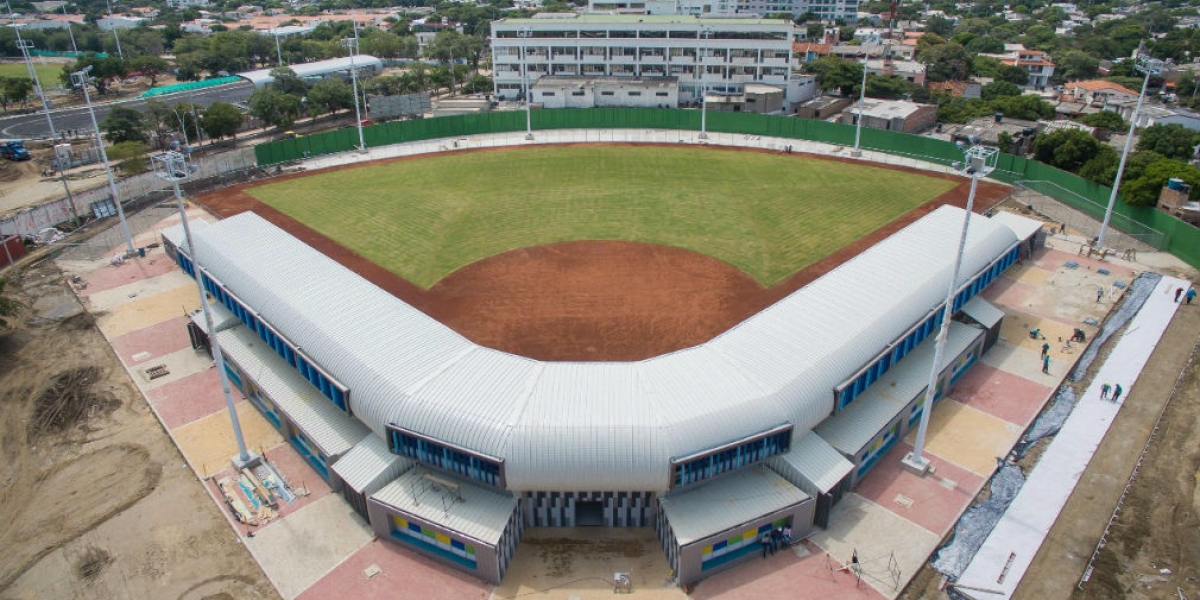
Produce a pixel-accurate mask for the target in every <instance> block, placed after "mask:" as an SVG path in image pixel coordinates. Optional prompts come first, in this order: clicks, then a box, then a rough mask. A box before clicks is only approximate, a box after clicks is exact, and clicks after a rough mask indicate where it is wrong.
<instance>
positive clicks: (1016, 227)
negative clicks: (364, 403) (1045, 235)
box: [992, 210, 1042, 240]
mask: <svg viewBox="0 0 1200 600" xmlns="http://www.w3.org/2000/svg"><path fill="white" fill-rule="evenodd" d="M992 220H993V221H995V222H997V223H1002V224H1003V225H1004V226H1005V227H1008V228H1009V229H1011V230H1013V233H1014V234H1016V236H1017V239H1019V240H1027V239H1029V238H1030V237H1032V236H1033V234H1035V233H1037V230H1039V229H1041V228H1042V222H1041V221H1036V220H1034V219H1030V218H1029V217H1022V216H1021V215H1018V214H1016V213H1012V212H1009V211H1007V210H997V211H996V212H994V213H992Z"/></svg>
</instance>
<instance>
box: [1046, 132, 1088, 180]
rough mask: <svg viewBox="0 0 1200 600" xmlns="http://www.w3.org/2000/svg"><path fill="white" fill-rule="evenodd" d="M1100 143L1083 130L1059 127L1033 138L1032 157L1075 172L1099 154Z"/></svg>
mask: <svg viewBox="0 0 1200 600" xmlns="http://www.w3.org/2000/svg"><path fill="white" fill-rule="evenodd" d="M1101 147H1102V144H1101V143H1100V141H1099V140H1097V139H1096V138H1094V137H1092V136H1091V135H1090V134H1088V133H1087V132H1085V131H1080V130H1078V129H1060V130H1058V131H1055V132H1053V133H1043V134H1039V135H1038V136H1037V137H1036V138H1034V140H1033V157H1034V158H1035V159H1036V160H1037V161H1038V162H1043V163H1046V164H1048V165H1050V166H1052V167H1058V168H1060V169H1063V170H1066V171H1071V172H1075V171H1077V170H1079V168H1080V167H1082V166H1083V164H1084V163H1086V162H1088V161H1089V160H1092V159H1093V158H1095V157H1096V155H1098V154H1100V148H1101Z"/></svg>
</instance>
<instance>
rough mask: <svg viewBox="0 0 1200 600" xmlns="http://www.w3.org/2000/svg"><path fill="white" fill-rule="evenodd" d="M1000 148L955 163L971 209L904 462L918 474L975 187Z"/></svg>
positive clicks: (973, 150) (971, 151) (923, 467)
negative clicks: (918, 418) (965, 184)
mask: <svg viewBox="0 0 1200 600" xmlns="http://www.w3.org/2000/svg"><path fill="white" fill-rule="evenodd" d="M999 154H1000V150H999V149H997V148H992V147H990V146H971V147H970V148H968V149H967V151H966V156H965V158H966V161H965V162H961V163H958V162H956V163H954V166H955V167H956V168H958V169H960V170H961V171H962V173H963V174H964V175H966V176H968V177H970V178H971V193H970V195H968V196H967V210H966V213H965V214H963V224H962V232H961V233H960V234H959V236H958V252H957V253H956V254H955V255H954V269H953V270H952V271H951V274H950V283H949V284H948V285H947V286H946V304H945V306H943V307H942V323H941V327H940V328H939V329H938V334H937V339H936V340H935V341H934V351H933V365H932V366H930V367H929V385H928V386H927V387H926V388H925V398H924V400H923V401H922V405H921V424H920V425H919V426H918V427H917V439H916V441H915V443H914V444H913V451H912V452H911V453H909V454H908V455H906V456H905V457H904V458H903V459H902V460H901V461H900V463H901V464H902V465H903V466H904V468H905V469H907V470H908V471H912V472H913V473H916V474H918V475H922V476H923V475H925V473H927V472H929V459H928V458H926V457H925V456H924V452H925V434H926V432H927V431H928V430H929V415H931V414H932V413H933V402H934V400H935V399H936V398H937V392H938V389H937V388H938V385H937V384H938V376H939V375H941V372H942V356H943V354H945V352H946V334H947V332H949V331H950V317H952V316H954V297H955V296H956V295H957V294H956V292H958V274H959V271H961V270H962V260H963V251H964V250H965V249H966V246H967V230H968V228H969V227H970V225H971V210H972V209H973V208H974V207H975V190H976V188H978V187H979V180H980V179H982V178H984V177H987V176H988V175H989V174H990V173H991V172H992V171H995V170H996V159H997V158H998V157H999Z"/></svg>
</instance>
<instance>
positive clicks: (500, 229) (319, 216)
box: [247, 146, 955, 289]
mask: <svg viewBox="0 0 1200 600" xmlns="http://www.w3.org/2000/svg"><path fill="white" fill-rule="evenodd" d="M954 185H955V183H954V182H951V181H947V180H944V179H935V178H931V177H925V176H922V175H918V174H912V173H904V172H898V171H892V170H888V169H880V168H874V167H867V166H859V165H851V164H846V163H839V162H834V161H826V160H816V159H807V158H800V157H796V156H788V155H776V154H765V153H760V152H719V151H713V150H706V149H700V148H665V147H661V146H653V147H632V146H584V147H569V148H528V149H515V150H512V151H506V152H478V153H464V154H453V155H444V156H434V157H429V158H422V159H417V160H406V161H399V162H394V163H390V164H384V165H373V166H367V167H359V168H353V169H344V170H341V171H335V172H331V173H325V174H320V175H315V176H312V177H305V178H299V179H293V180H290V181H284V182H279V183H274V184H268V185H263V186H258V187H254V188H250V189H249V190H247V192H248V193H249V194H250V195H252V196H254V197H255V198H257V199H259V200H261V201H262V202H264V203H266V204H268V205H270V206H272V207H274V208H276V209H278V210H280V211H282V212H284V213H286V214H288V215H290V216H292V217H294V218H296V219H297V220H299V221H301V222H303V223H305V224H307V225H309V226H310V227H312V228H314V229H316V230H317V231H319V232H321V233H322V234H324V235H326V236H328V237H330V238H332V239H333V240H335V241H337V242H338V243H340V244H342V245H344V246H346V247H348V248H350V249H351V250H353V251H355V252H357V253H359V254H362V255H363V256H365V257H366V258H368V259H369V260H371V261H373V262H375V263H376V264H378V265H380V266H382V267H384V268H386V269H388V270H390V271H392V272H393V273H396V274H398V275H400V276H401V277H403V278H405V279H406V280H408V281H410V282H412V283H414V284H416V285H418V286H421V287H422V288H425V289H428V288H429V287H431V286H433V284H435V283H437V282H438V281H439V280H441V279H442V278H443V277H445V276H447V275H449V274H450V273H452V272H454V271H455V270H456V269H459V268H461V267H464V266H466V265H469V264H471V263H473V262H475V261H478V260H481V259H484V258H487V257H489V256H493V255H495V254H499V253H502V252H507V251H509V250H515V249H518V248H524V247H529V246H537V245H541V244H549V243H553V242H562V241H572V240H630V241H641V242H649V243H655V244H663V245H668V246H675V247H679V248H685V249H688V250H693V251H695V252H699V253H702V254H706V255H708V256H712V257H714V258H717V259H720V260H723V261H725V262H728V263H729V264H732V265H734V266H735V267H737V268H739V269H741V270H742V271H744V272H746V273H748V274H749V275H750V276H752V277H754V278H755V279H756V280H758V281H759V282H760V283H761V284H763V285H764V286H770V285H773V284H775V283H778V282H779V281H780V280H782V279H784V278H786V277H787V276H789V275H791V274H793V273H795V272H796V271H798V270H800V269H802V268H804V267H806V266H808V265H810V264H812V263H813V262H816V261H817V260H819V259H821V258H823V257H824V256H827V255H828V254H830V253H831V252H833V251H834V250H837V249H838V248H841V247H842V246H845V245H846V244H849V243H851V242H853V241H854V240H857V239H858V238H860V237H862V236H864V235H866V234H867V233H870V232H871V231H874V230H875V229H877V228H879V227H881V226H882V225H884V224H886V223H888V222H890V221H892V220H893V219H895V218H896V217H899V216H900V215H902V214H904V213H905V212H907V211H909V210H910V209H912V208H914V207H916V206H919V205H920V204H922V203H924V202H926V201H928V200H930V199H932V198H934V197H936V196H938V195H940V194H942V193H943V192H946V191H947V190H949V189H950V188H952V187H953V186H954Z"/></svg>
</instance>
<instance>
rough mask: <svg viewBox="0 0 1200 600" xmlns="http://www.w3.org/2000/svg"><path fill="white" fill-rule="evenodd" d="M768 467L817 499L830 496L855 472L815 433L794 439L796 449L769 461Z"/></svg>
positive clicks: (849, 464)
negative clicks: (816, 496) (829, 493)
mask: <svg viewBox="0 0 1200 600" xmlns="http://www.w3.org/2000/svg"><path fill="white" fill-rule="evenodd" d="M767 466H769V467H771V468H772V469H775V471H776V472H778V473H779V474H780V475H783V477H784V479H787V480H788V481H790V482H792V483H794V484H796V487H799V488H800V489H802V490H804V492H805V493H807V494H809V495H813V496H815V495H817V494H818V493H827V492H829V490H832V489H833V488H834V487H836V486H837V484H838V483H839V482H841V481H842V479H844V478H845V477H846V475H848V474H849V473H850V471H853V470H854V464H853V463H851V462H850V461H848V460H846V457H844V456H842V454H841V453H840V452H838V451H837V450H835V449H834V448H833V446H830V445H829V443H828V442H826V441H825V440H823V439H821V437H820V436H818V435H817V434H816V432H813V431H810V432H808V433H806V434H804V435H803V436H800V438H799V439H795V438H793V440H792V449H791V450H790V451H788V452H787V453H786V454H782V455H779V456H773V457H771V458H770V459H768V460H767Z"/></svg>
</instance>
